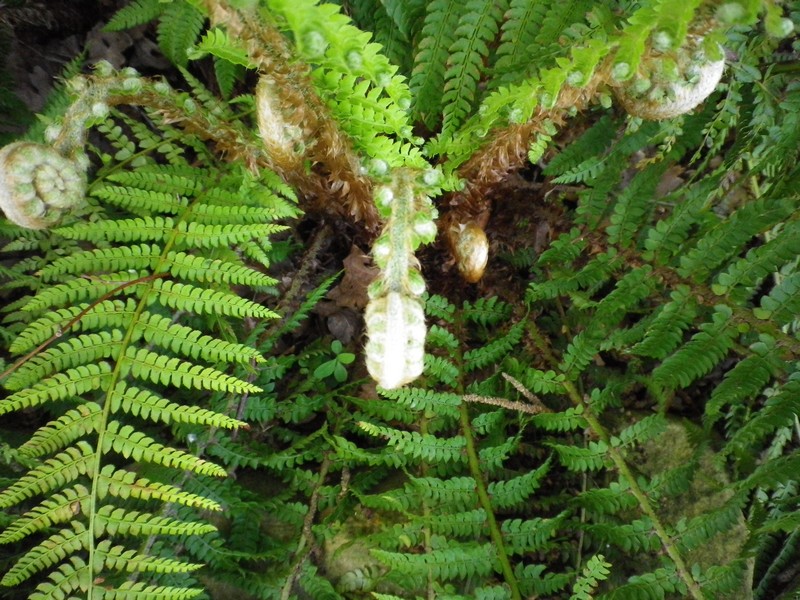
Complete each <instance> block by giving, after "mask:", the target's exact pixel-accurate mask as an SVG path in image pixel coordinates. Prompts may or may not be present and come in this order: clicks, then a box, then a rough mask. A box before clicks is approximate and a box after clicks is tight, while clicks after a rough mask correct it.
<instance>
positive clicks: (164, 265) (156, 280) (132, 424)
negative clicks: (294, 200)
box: [1, 125, 280, 597]
mask: <svg viewBox="0 0 800 600" xmlns="http://www.w3.org/2000/svg"><path fill="white" fill-rule="evenodd" d="M164 127H167V126H166V125H164ZM106 131H114V129H113V128H111V127H109V128H107V129H106ZM114 136H115V139H116V140H122V139H126V142H125V147H127V146H129V145H133V147H134V149H136V148H137V146H139V147H142V146H144V148H145V149H146V148H147V140H148V136H144V137H132V138H131V137H127V136H126V134H124V133H121V132H119V131H115V133H114ZM143 155H144V156H146V153H144V154H143ZM121 164H122V165H124V163H121ZM111 166H112V165H111V164H109V167H111ZM122 168H124V166H120V167H117V169H122ZM181 168H182V169H183V173H185V174H187V175H188V174H189V173H193V174H194V175H193V176H192V180H193V181H195V182H199V181H203V182H204V183H203V184H201V185H195V186H193V189H189V188H188V187H187V186H185V185H183V184H182V183H181V181H180V177H178V178H177V179H176V178H175V174H176V173H177V171H176V169H175V168H174V167H173V168H169V167H168V168H166V169H161V168H160V167H158V166H157V165H156V164H155V163H154V162H153V163H151V166H150V171H149V172H148V174H149V176H150V177H151V181H158V182H159V185H160V187H161V189H162V190H163V192H162V193H164V194H165V195H167V196H169V197H175V196H176V195H177V196H180V194H181V193H186V194H188V196H186V197H184V199H185V204H183V206H182V207H181V208H180V210H179V211H178V212H177V216H178V218H177V219H173V218H171V217H167V216H165V214H164V213H161V214H159V213H158V212H155V211H154V209H155V207H147V208H140V210H142V211H143V212H146V213H149V214H148V215H147V216H144V217H141V218H138V219H131V218H126V215H125V213H124V212H123V213H121V214H119V213H118V212H117V211H118V209H117V207H116V206H115V205H114V203H110V204H108V205H107V206H106V207H101V206H100V205H98V210H108V211H109V212H110V215H109V218H107V219H106V221H105V222H104V227H100V228H99V229H98V228H93V227H90V226H86V225H76V226H73V227H72V228H71V229H70V228H67V229H66V230H64V232H63V236H64V237H63V239H65V240H67V243H69V240H70V239H72V238H74V239H80V240H83V241H85V242H87V243H90V244H93V245H96V246H97V247H96V248H95V249H94V250H86V251H82V252H74V253H72V254H70V255H69V256H64V257H62V258H57V259H55V260H52V261H51V262H50V263H49V264H48V265H47V266H45V267H44V268H42V269H40V270H39V276H40V277H41V278H42V281H43V282H45V285H44V286H43V289H42V290H41V291H40V293H39V294H38V295H37V296H34V297H33V298H32V299H31V300H30V301H29V303H28V304H29V306H27V307H26V309H27V313H28V315H29V316H30V318H31V319H32V321H31V322H30V324H29V325H27V327H26V329H25V330H24V331H23V332H21V336H20V338H19V340H20V341H22V340H26V342H25V343H22V344H17V345H16V348H17V351H19V352H25V351H26V350H27V349H28V348H30V347H31V346H32V345H34V344H41V343H42V342H43V343H44V344H45V345H46V344H48V342H51V341H53V340H54V339H55V338H56V337H60V338H61V339H63V340H64V341H61V342H60V343H58V344H56V345H51V346H50V347H49V348H47V349H46V350H44V351H41V352H39V353H38V354H33V355H31V356H29V357H28V358H26V359H24V360H23V361H21V362H20V363H19V364H18V365H17V368H16V370H15V372H14V373H13V374H12V376H11V377H9V378H8V379H7V380H6V382H5V384H6V386H7V387H8V388H10V389H11V390H16V391H14V393H12V394H11V395H9V396H7V397H6V398H5V399H3V400H2V401H1V402H2V405H3V409H2V410H3V411H4V412H8V411H11V410H19V409H22V408H29V407H33V406H45V407H47V406H53V405H54V404H56V403H59V402H65V401H66V402H69V403H70V404H73V405H74V406H75V407H74V408H72V409H70V410H68V411H66V412H65V413H64V414H63V415H61V416H59V417H58V418H57V419H55V420H53V421H51V422H50V423H48V424H47V425H45V426H43V427H41V428H40V429H39V430H38V431H36V432H35V433H34V435H33V436H32V437H31V438H30V440H29V441H28V442H27V443H26V444H24V445H23V447H22V451H23V452H24V453H26V454H27V455H29V456H32V457H41V458H42V460H43V462H42V463H41V465H40V466H38V467H36V468H34V469H32V470H31V471H29V472H28V473H27V474H26V475H24V476H22V477H21V478H20V479H19V481H18V482H17V483H15V484H13V485H12V486H10V487H8V488H7V489H6V490H5V491H4V492H3V493H2V498H3V503H4V505H5V506H11V505H14V504H19V503H22V502H25V501H26V500H28V499H30V498H32V496H34V495H36V496H44V497H45V500H44V501H43V502H42V503H41V504H39V505H38V506H35V507H34V508H32V509H31V510H30V511H29V512H28V513H26V516H23V517H22V519H20V520H19V521H18V522H17V523H16V524H15V525H14V526H13V527H12V529H10V530H8V532H7V533H6V536H5V541H6V542H8V541H12V540H18V539H21V538H23V537H29V536H32V535H34V534H37V533H40V532H43V531H46V528H48V527H50V526H53V525H56V524H58V523H60V522H63V521H64V517H65V516H66V513H65V512H64V511H65V509H66V508H67V507H70V508H69V519H70V523H71V528H67V529H61V530H60V531H58V532H56V533H54V534H53V535H52V536H51V537H50V538H49V539H48V540H46V541H45V542H43V543H42V544H40V545H39V546H35V547H33V548H32V549H30V550H28V551H27V552H26V553H25V555H24V556H22V557H21V558H20V559H19V560H18V561H17V563H16V565H15V566H14V568H12V570H10V571H9V572H8V573H7V574H6V576H5V578H4V580H3V583H4V584H5V585H19V584H20V583H21V582H23V581H25V580H27V579H29V578H31V577H32V576H33V575H35V574H37V573H40V572H45V573H48V572H51V573H52V574H51V575H50V583H42V584H40V585H39V587H38V590H39V592H38V593H41V594H52V593H60V594H69V593H70V591H71V590H74V589H75V586H76V585H77V586H80V587H81V588H82V589H83V590H84V591H85V593H86V594H87V597H93V596H97V595H98V594H107V593H108V585H111V586H112V587H116V588H117V591H116V592H114V593H117V594H135V595H136V596H137V597H144V596H146V595H148V594H155V593H163V594H166V593H169V592H168V591H167V589H166V588H164V589H163V591H162V592H157V591H156V590H159V589H162V588H160V587H159V586H157V585H143V584H136V586H135V587H134V588H130V584H129V583H126V582H125V576H124V573H126V572H141V573H148V572H155V573H161V574H168V573H188V572H191V571H193V570H195V569H197V568H198V567H199V566H200V565H197V564H194V563H190V562H188V563H187V562H185V561H177V560H173V559H171V558H168V557H166V556H158V555H149V556H148V555H147V554H142V553H141V551H140V550H136V549H126V548H125V547H124V546H115V545H112V543H111V538H110V537H109V536H114V535H120V534H124V535H126V536H138V537H143V536H144V537H147V536H162V535H199V534H202V533H207V532H209V531H212V530H213V529H214V528H213V527H212V526H210V525H208V524H203V523H192V522H187V521H185V520H181V519H171V518H167V517H160V516H157V515H150V514H147V513H143V512H140V511H137V510H133V509H132V508H130V507H125V506H119V505H118V504H117V503H119V502H120V501H123V500H124V499H125V498H128V497H130V496H131V495H132V494H133V495H134V497H140V498H152V499H158V500H160V501H161V502H166V503H172V502H176V503H183V504H186V505H189V506H198V505H200V506H205V507H206V508H217V509H218V508H219V506H218V505H217V504H216V503H214V502H213V501H211V500H209V499H204V498H202V497H201V496H197V495H194V494H186V493H184V492H181V491H180V490H179V489H178V488H176V487H173V486H166V485H164V484H161V483H159V482H156V481H153V482H150V481H148V480H147V479H145V478H142V477H137V476H136V475H135V474H134V473H133V472H131V471H128V470H127V469H126V468H125V464H126V463H128V462H131V461H132V462H133V463H143V464H148V463H149V464H153V465H161V466H163V467H166V468H169V469H177V470H179V471H181V472H192V473H196V474H198V475H200V476H203V475H211V476H221V475H225V470H224V469H222V468H221V467H219V466H218V465H216V464H214V463H212V462H209V461H206V460H204V459H202V458H198V457H196V456H194V455H193V454H191V453H188V452H186V451H183V450H180V449H178V448H175V447H171V446H168V445H164V444H162V443H160V442H159V441H157V439H155V438H153V437H152V436H151V435H149V434H148V433H145V432H144V431H142V430H141V426H142V425H141V424H142V422H143V421H144V422H147V421H161V422H166V423H171V422H172V423H181V422H183V423H192V424H196V425H201V426H204V427H223V428H229V429H235V428H239V427H242V426H245V424H244V423H243V422H241V421H240V420H237V419H232V418H230V417H227V416H225V415H224V414H221V413H219V412H216V411H213V410H207V409H204V408H200V407H197V406H185V405H183V404H182V403H176V402H174V401H170V400H167V399H165V398H163V397H162V396H161V394H163V393H165V392H166V393H168V394H170V395H171V396H172V397H173V398H176V397H180V395H181V393H182V390H195V393H197V392H196V391H197V390H211V391H224V392H226V393H232V394H242V393H248V392H249V393H253V392H256V391H259V390H260V388H258V387H257V386H255V385H252V384H250V383H247V382H246V381H243V380H241V379H239V378H236V377H233V376H231V375H228V374H226V373H224V372H223V371H221V370H218V369H217V368H214V367H213V366H211V365H220V366H223V365H227V364H231V363H237V362H238V363H245V364H248V363H249V362H250V361H255V362H259V361H263V358H262V357H261V356H260V355H258V353H256V352H254V351H253V350H252V349H250V348H248V347H246V346H243V345H241V344H238V343H232V342H229V341H226V340H224V339H220V338H219V337H218V336H219V333H218V332H215V331H214V329H213V327H208V325H207V324H203V321H202V320H200V321H197V323H196V324H195V327H196V326H200V327H201V328H202V329H196V328H195V327H193V326H186V325H178V324H177V323H174V322H173V319H172V318H171V317H168V316H165V315H164V311H165V310H169V308H171V307H179V308H178V310H181V311H188V313H187V314H194V315H197V314H207V315H213V314H234V313H235V314H238V315H239V316H240V317H244V316H252V317H255V316H257V315H260V316H262V317H274V316H275V315H274V314H273V313H271V312H270V311H268V310H267V309H265V308H264V307H262V306H261V305H259V304H256V303H254V302H252V301H245V300H244V299H242V298H240V297H239V296H237V295H234V294H232V293H231V291H230V286H232V285H254V286H259V287H263V288H269V287H271V286H272V285H274V283H275V280H274V279H272V278H270V277H268V276H266V275H264V274H263V273H261V272H259V271H256V270H254V269H252V268H251V267H249V266H246V265H244V264H243V263H242V262H241V261H240V260H239V259H238V257H237V256H236V255H235V254H232V253H230V252H229V251H228V249H229V248H230V244H231V243H236V242H244V241H246V240H248V239H252V238H253V237H255V236H261V235H264V234H270V233H273V232H275V231H277V230H279V229H280V228H279V227H277V226H275V225H272V224H271V221H272V217H271V215H270V207H269V204H268V201H267V203H266V204H265V205H264V210H263V212H262V215H263V216H262V222H263V224H262V225H261V226H259V227H255V228H254V229H253V228H251V231H250V232H249V234H246V235H241V234H240V233H238V232H237V234H236V237H235V238H233V239H231V238H230V236H227V237H226V236H225V235H224V232H225V231H226V229H225V228H226V227H227V228H228V229H227V231H231V228H230V225H225V224H221V225H218V226H212V227H210V228H209V227H208V226H205V229H204V226H203V225H202V224H201V225H200V228H201V229H200V231H196V230H195V228H194V227H192V228H188V227H186V225H185V220H186V218H187V216H188V214H190V213H189V211H192V210H193V209H195V207H196V206H200V205H203V204H204V203H207V202H209V201H211V202H214V201H215V199H216V197H215V194H214V193H213V192H212V191H211V187H212V186H214V185H215V184H214V183H212V177H211V176H209V177H205V176H203V175H199V177H198V176H197V175H198V171H197V170H196V169H194V170H190V169H189V167H188V165H183V166H182V167H181ZM109 171H111V169H109ZM112 172H113V171H112ZM138 175H139V178H138V180H137V181H138V182H145V186H144V187H136V186H135V184H134V185H132V186H129V187H124V188H120V189H121V190H123V191H122V192H115V193H116V194H118V195H122V196H124V197H128V198H136V196H137V194H141V193H142V192H145V191H147V184H146V181H145V180H144V179H142V177H144V173H139V174H138ZM248 177H251V176H249V175H247V174H246V173H245V172H243V171H241V170H237V169H235V168H233V169H230V170H229V171H228V173H227V174H226V181H227V183H226V184H224V185H227V186H228V190H229V193H235V190H236V189H237V188H238V186H241V185H242V184H243V183H244V182H246V181H247V178H248ZM174 181H178V185H177V186H176V185H174V184H173V183H172V182H174ZM187 181H188V178H187ZM217 185H218V184H217ZM257 185H264V184H263V183H261V182H259V183H258V184H257ZM231 186H234V187H233V188H231ZM98 189H100V190H103V189H105V190H106V191H108V187H106V188H103V187H102V186H98ZM216 189H218V190H223V189H225V188H224V187H217V188H216ZM98 197H99V198H102V197H104V194H102V193H100V194H98ZM99 198H98V199H99ZM166 208H167V211H169V205H167V207H166ZM176 208H177V207H176ZM244 208H245V210H246V209H247V206H245V207H244ZM228 210H229V213H230V214H232V215H233V214H235V213H236V209H235V208H233V207H230V208H229V209H228ZM167 214H169V213H167ZM111 215H114V216H118V218H116V219H115V218H114V217H112V216H111ZM234 222H235V217H234ZM215 227H216V229H215ZM188 229H193V230H195V231H192V232H191V233H190V232H189V231H188ZM220 232H221V233H223V235H220ZM197 233H201V234H202V233H205V234H206V235H203V236H202V238H200V239H201V240H202V242H201V243H198V242H197V240H198V237H197V236H196V234H197ZM209 234H210V235H209ZM186 235H188V236H189V237H186V238H184V236H186ZM183 239H186V240H187V241H186V242H184V241H182V240H183ZM139 240H147V241H148V242H150V243H137V241H139ZM181 247H184V248H186V249H187V250H186V251H176V250H172V249H171V248H175V249H179V248H181ZM190 248H191V250H190ZM198 249H199V250H201V251H204V252H206V253H207V254H206V255H205V256H204V255H203V254H194V253H193V252H197V251H198ZM220 250H225V252H220ZM212 257H213V258H212ZM131 271H133V272H135V273H136V276H135V277H134V279H135V281H136V282H138V283H137V285H128V282H129V281H130V279H129V278H130V275H128V279H127V280H126V279H123V278H121V277H120V275H123V274H124V273H130V272H131ZM109 272H110V273H111V278H110V279H108V280H107V281H106V286H105V287H101V288H100V290H99V292H100V293H99V294H98V290H91V289H90V288H88V287H85V286H82V285H81V282H82V281H87V280H88V281H93V280H99V281H103V280H104V278H105V277H106V273H109ZM114 274H117V275H116V276H115V275H114ZM173 277H174V278H175V279H180V280H182V281H183V283H179V282H178V281H176V280H175V279H172V278H173ZM168 278H169V279H168ZM111 294H114V295H116V296H117V297H118V298H117V299H115V300H113V301H109V300H105V299H103V296H104V295H105V296H106V297H107V296H109V295H111ZM229 301H230V305H229V306H228V304H229ZM73 303H74V304H75V307H74V309H72V310H70V309H63V308H60V307H62V306H64V305H69V304H73ZM54 309H55V312H54ZM48 310H49V311H50V312H45V311H48ZM76 311H77V312H76ZM89 315H91V316H89ZM83 317H85V318H83ZM206 323H208V322H206ZM74 325H79V329H80V330H81V331H83V332H84V333H81V334H76V332H75V331H73V330H71V328H72V327H73V326H74ZM54 328H56V329H57V333H55V334H53V333H52V332H53V330H54ZM206 328H207V330H208V331H209V334H207V333H204V332H203V329H206ZM129 417H135V419H134V420H133V421H129ZM131 485H135V486H136V488H137V490H136V491H135V492H133V491H132V490H131V489H130V486H131ZM76 502H77V504H76ZM84 552H85V553H86V554H87V555H88V557H89V561H88V562H86V563H83V561H82V559H81V558H80V555H81V554H82V553H84ZM100 573H103V574H104V575H103V576H102V577H101V576H100ZM104 579H105V584H104V585H103V587H102V589H101V588H100V587H98V584H97V583H96V582H98V581H103V580H104ZM126 589H128V590H129V591H125V590H126ZM171 593H172V594H173V595H174V597H183V596H186V597H188V595H192V594H193V593H194V592H190V591H189V590H188V589H187V590H184V591H182V592H181V591H179V590H178V588H175V589H174V590H173V591H172V592H171ZM36 596H37V594H34V596H32V597H36Z"/></svg>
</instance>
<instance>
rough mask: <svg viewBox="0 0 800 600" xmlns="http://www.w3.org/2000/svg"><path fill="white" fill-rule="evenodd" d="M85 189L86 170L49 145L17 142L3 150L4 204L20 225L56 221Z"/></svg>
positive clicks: (0, 203)
mask: <svg viewBox="0 0 800 600" xmlns="http://www.w3.org/2000/svg"><path fill="white" fill-rule="evenodd" d="M85 192H86V174H85V172H84V170H83V169H82V168H81V167H80V166H79V165H78V164H77V163H76V162H75V161H73V160H70V159H68V158H65V157H64V156H62V155H61V154H59V153H58V152H57V151H56V150H54V149H53V148H51V147H49V146H45V145H43V144H36V143H33V142H15V143H13V144H9V145H8V146H6V147H4V148H3V149H2V150H0V208H2V209H3V212H4V213H5V215H6V217H7V218H8V219H9V220H10V221H12V222H13V223H15V224H17V225H19V226H20V227H25V228H27V229H47V228H49V227H52V226H54V225H56V224H57V223H58V222H59V221H60V220H61V218H62V217H63V216H64V214H66V213H67V212H70V211H72V210H74V209H75V208H77V207H79V206H80V205H82V204H83V201H84V195H85Z"/></svg>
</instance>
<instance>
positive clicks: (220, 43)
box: [176, 28, 256, 69]
mask: <svg viewBox="0 0 800 600" xmlns="http://www.w3.org/2000/svg"><path fill="white" fill-rule="evenodd" d="M209 54H211V55H212V56H214V57H216V58H220V59H222V60H225V61H228V62H229V63H231V64H234V65H240V66H242V67H245V68H248V69H254V68H255V67H256V65H255V64H254V63H253V62H252V61H251V60H250V57H249V56H248V55H247V50H245V48H243V47H240V46H238V45H237V44H236V43H234V42H233V41H232V40H231V39H230V38H229V37H228V34H227V33H226V32H225V31H224V30H222V29H219V28H214V29H209V30H208V31H206V32H205V33H204V34H203V36H202V37H201V38H200V41H199V42H197V44H195V45H194V46H192V47H191V48H188V49H187V52H186V56H187V58H189V59H190V60H198V59H200V58H203V57H204V56H207V55H209ZM176 64H177V63H176Z"/></svg>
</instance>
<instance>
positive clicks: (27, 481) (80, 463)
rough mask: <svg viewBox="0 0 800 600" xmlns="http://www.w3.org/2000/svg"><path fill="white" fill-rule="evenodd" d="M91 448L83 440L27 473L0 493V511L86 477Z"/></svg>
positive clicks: (88, 470) (92, 451)
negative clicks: (80, 476) (79, 477)
mask: <svg viewBox="0 0 800 600" xmlns="http://www.w3.org/2000/svg"><path fill="white" fill-rule="evenodd" d="M93 456H94V448H92V447H91V446H90V445H89V444H87V443H86V442H85V441H83V440H79V441H78V442H77V443H76V444H75V445H74V446H70V447H68V448H65V449H64V450H63V451H62V452H59V453H58V454H56V455H55V456H53V457H52V458H48V459H47V460H46V461H44V462H43V463H42V464H41V465H40V466H39V467H36V468H35V469H31V470H30V471H28V473H26V474H25V475H24V476H22V477H21V478H20V479H19V480H17V481H16V482H15V483H14V484H13V485H11V486H10V487H8V488H6V489H5V490H3V491H2V492H0V507H2V508H8V507H9V506H12V505H14V504H19V503H20V502H22V501H23V500H25V499H26V498H30V497H31V496H35V495H39V494H47V493H48V492H50V491H52V490H54V489H57V488H59V487H63V486H64V485H65V484H68V483H71V482H72V481H74V480H75V479H77V478H78V476H79V475H85V474H87V473H90V471H91V468H92V466H93V465H92V461H91V459H92V457H93Z"/></svg>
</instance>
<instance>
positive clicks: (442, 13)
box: [410, 0, 461, 129]
mask: <svg viewBox="0 0 800 600" xmlns="http://www.w3.org/2000/svg"><path fill="white" fill-rule="evenodd" d="M460 12H461V11H460V4H459V3H457V2H454V1H453V0H435V1H434V2H431V3H429V4H428V6H427V7H426V13H425V21H424V25H423V26H422V32H421V35H422V41H421V42H420V44H419V47H418V48H417V53H416V56H415V57H414V70H413V72H412V74H411V81H410V86H411V92H412V98H413V101H412V102H413V111H414V114H415V115H417V116H419V117H420V118H421V119H422V120H423V121H424V122H425V124H426V125H427V126H428V128H429V129H433V128H434V127H435V125H436V122H437V120H438V119H439V115H440V114H441V106H442V98H441V92H442V89H443V88H444V82H445V73H446V63H447V58H448V53H449V51H450V47H451V46H452V45H453V43H454V41H455V32H456V29H457V28H458V22H459V19H460V17H461V15H460Z"/></svg>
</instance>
